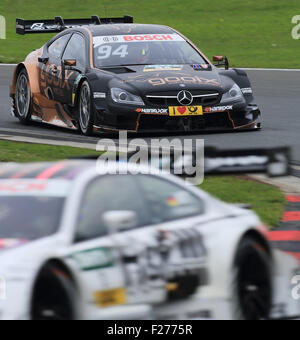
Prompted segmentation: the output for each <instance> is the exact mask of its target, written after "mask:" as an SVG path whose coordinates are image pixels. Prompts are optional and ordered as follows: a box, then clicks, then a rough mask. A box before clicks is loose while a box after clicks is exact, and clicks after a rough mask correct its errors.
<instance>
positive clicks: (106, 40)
mask: <svg viewBox="0 0 300 340" xmlns="http://www.w3.org/2000/svg"><path fill="white" fill-rule="evenodd" d="M94 63H95V66H96V67H98V68H103V67H114V66H132V65H178V66H179V65H185V64H190V65H192V64H200V65H201V64H207V62H206V61H205V60H204V58H203V57H202V56H201V55H200V54H199V53H198V52H197V51H196V50H195V49H194V48H193V47H192V46H191V45H190V44H189V43H188V42H187V41H185V40H184V39H183V38H182V37H181V36H180V35H178V34H150V35H135V36H132V35H128V36H121V35H120V36H107V37H103V36H101V37H94Z"/></svg>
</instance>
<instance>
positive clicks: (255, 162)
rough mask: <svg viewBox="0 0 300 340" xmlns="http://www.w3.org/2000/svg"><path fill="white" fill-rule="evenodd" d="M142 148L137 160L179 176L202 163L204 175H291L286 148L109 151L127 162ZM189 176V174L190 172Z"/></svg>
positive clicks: (187, 174)
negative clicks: (141, 158) (140, 158)
mask: <svg viewBox="0 0 300 340" xmlns="http://www.w3.org/2000/svg"><path fill="white" fill-rule="evenodd" d="M97 150H98V151H104V152H109V151H110V148H109V147H106V146H104V145H103V146H101V147H100V148H99V146H97ZM140 151H144V155H143V160H141V163H143V164H145V165H148V166H153V165H154V166H155V167H156V168H159V169H166V168H167V169H168V171H170V172H171V173H172V174H174V175H177V176H180V177H189V176H190V171H189V170H190V169H191V168H195V167H197V166H199V165H200V166H203V170H204V174H205V175H206V176H213V175H217V176H218V175H219V176H220V175H244V174H265V175H267V176H269V177H281V176H288V175H290V174H291V166H290V164H291V153H290V148H289V147H280V148H270V149H263V148H261V149H239V150H219V149H216V148H211V147H207V148H205V149H204V154H203V155H202V158H201V155H200V158H199V154H197V152H196V151H193V150H191V151H190V152H186V151H185V152H184V154H182V153H181V152H179V153H178V152H177V151H178V150H174V149H169V150H161V149H159V150H154V149H153V148H151V149H148V148H144V147H133V149H130V148H129V149H128V148H127V146H121V145H119V147H118V148H117V150H116V149H113V151H111V153H112V154H115V153H116V152H117V156H116V160H117V161H120V162H124V161H125V162H130V161H131V160H132V159H133V157H134V158H135V160H136V155H137V154H138V153H139V152H140ZM78 158H79V159H91V160H96V159H97V156H91V157H89V156H87V157H75V159H78ZM191 176H193V175H191Z"/></svg>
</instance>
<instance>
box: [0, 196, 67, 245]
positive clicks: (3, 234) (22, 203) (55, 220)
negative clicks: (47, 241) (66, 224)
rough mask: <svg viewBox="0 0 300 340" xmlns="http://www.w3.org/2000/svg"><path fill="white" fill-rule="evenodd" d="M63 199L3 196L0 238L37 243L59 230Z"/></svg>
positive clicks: (1, 199) (0, 207)
mask: <svg viewBox="0 0 300 340" xmlns="http://www.w3.org/2000/svg"><path fill="white" fill-rule="evenodd" d="M64 200H65V199H64V198H63V197H46V196H21V197H17V196H0V239H19V240H25V241H26V240H28V241H29V240H34V239H39V238H42V237H46V236H49V235H52V234H54V233H55V232H56V231H57V230H58V226H59V222H60V218H61V214H62V209H63V205H64Z"/></svg>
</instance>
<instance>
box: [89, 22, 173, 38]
mask: <svg viewBox="0 0 300 340" xmlns="http://www.w3.org/2000/svg"><path fill="white" fill-rule="evenodd" d="M85 27H86V28H88V29H89V30H90V31H91V33H92V35H93V36H101V35H128V34H170V33H174V30H173V29H172V28H170V27H167V26H163V25H148V24H108V25H98V26H96V25H94V26H85Z"/></svg>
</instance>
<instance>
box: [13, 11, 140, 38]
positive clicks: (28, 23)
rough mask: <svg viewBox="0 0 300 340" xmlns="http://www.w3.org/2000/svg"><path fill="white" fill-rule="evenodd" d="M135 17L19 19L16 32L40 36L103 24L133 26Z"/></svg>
mask: <svg viewBox="0 0 300 340" xmlns="http://www.w3.org/2000/svg"><path fill="white" fill-rule="evenodd" d="M132 23H133V17H132V16H129V15H125V16H124V17H122V18H99V17H98V16H97V15H93V16H92V17H91V18H89V19H63V18H62V17H55V18H54V20H52V19H50V20H24V19H20V18H18V19H17V21H16V32H17V34H20V35H25V34H40V33H59V32H62V31H63V30H65V29H67V28H73V27H80V26H87V25H103V24H132Z"/></svg>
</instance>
